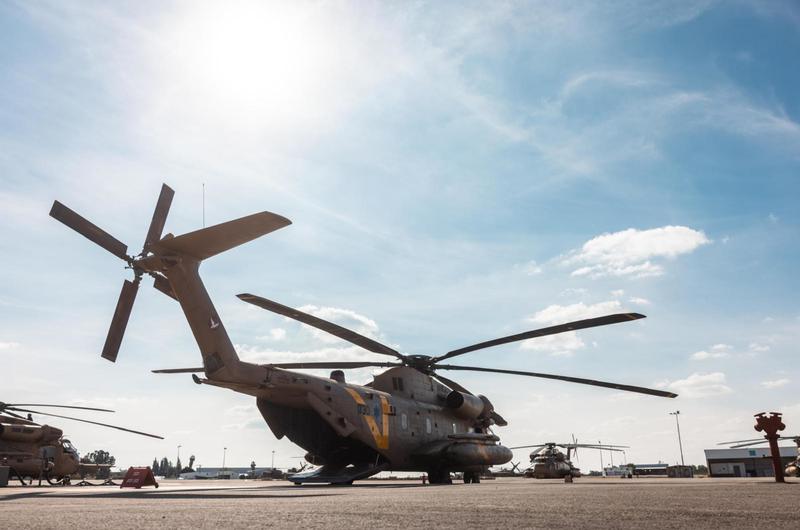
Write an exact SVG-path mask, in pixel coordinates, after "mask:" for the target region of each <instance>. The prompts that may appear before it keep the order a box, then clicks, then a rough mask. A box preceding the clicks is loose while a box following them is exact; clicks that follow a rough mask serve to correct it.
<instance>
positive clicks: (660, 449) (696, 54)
mask: <svg viewBox="0 0 800 530" xmlns="http://www.w3.org/2000/svg"><path fill="white" fill-rule="evenodd" d="M797 57H800V7H798V5H797V4H796V3H794V2H791V1H785V2H782V1H769V0H764V1H755V0H753V1H748V0H738V1H737V0H731V1H726V2H715V1H710V0H709V1H696V2H676V1H663V2H662V1H653V2H629V1H617V2H581V1H575V2H560V1H553V2H549V1H541V2H537V1H530V2H368V1H367V2H274V3H270V2H248V1H238V2H225V3H222V2H207V3H203V2H175V3H168V2H147V1H145V2H127V3H126V2H112V3H108V2H90V1H85V2H71V3H64V2H48V1H37V2H16V1H13V0H12V1H7V2H2V3H0V203H1V204H2V209H0V254H1V255H2V260H0V275H1V276H2V278H3V280H2V282H0V360H1V363H0V366H2V367H3V370H2V372H1V373H2V393H1V394H2V395H0V400H2V401H5V402H16V403H21V402H24V403H30V402H35V403H41V402H45V403H66V404H88V405H94V406H108V407H110V408H113V409H115V410H116V413H115V414H114V415H113V416H112V415H102V414H100V413H98V414H97V415H93V416H91V419H94V420H97V421H108V422H110V423H116V424H119V425H125V426H128V427H131V428H135V429H140V430H144V431H148V432H155V433H158V434H161V435H163V436H164V437H165V438H166V439H165V440H163V441H157V440H151V439H145V438H140V437H136V436H133V435H128V434H125V433H120V432H118V431H113V430H106V429H101V428H98V427H94V426H91V425H86V424H80V423H76V422H66V421H60V420H55V421H53V422H52V424H53V425H57V426H59V427H61V428H63V429H64V431H65V433H66V436H67V437H69V438H70V439H71V440H72V442H73V443H74V444H75V445H76V446H77V448H78V449H79V451H81V452H83V453H85V452H89V451H92V450H94V449H99V448H103V449H106V450H109V451H110V452H111V453H112V454H113V455H115V456H116V457H117V461H118V463H119V464H120V465H121V466H123V467H126V466H129V465H142V464H145V465H146V464H149V463H150V462H151V461H152V459H153V458H154V457H158V458H159V459H160V458H161V457H162V456H167V457H169V458H170V459H174V458H175V457H176V456H177V451H178V446H181V449H180V451H181V453H180V454H181V457H182V460H183V461H184V462H186V460H187V458H188V455H190V454H194V455H195V456H196V462H197V463H198V464H200V465H205V466H209V467H211V466H220V465H221V464H222V456H223V452H225V450H224V449H223V448H227V450H226V451H227V461H226V462H227V464H228V465H237V466H247V465H249V463H250V462H251V461H255V462H256V463H257V464H258V465H259V466H263V465H269V464H270V463H271V459H272V458H273V455H274V459H275V465H276V466H283V467H289V466H293V465H296V464H297V463H298V462H299V458H298V457H301V456H302V455H303V454H304V451H302V450H301V449H299V448H298V447H296V446H294V445H293V444H292V443H291V442H289V441H288V440H286V439H283V440H280V441H279V440H276V439H275V437H274V436H273V435H272V433H271V432H270V431H269V429H268V428H267V426H266V424H265V423H264V421H263V420H262V419H261V417H260V415H259V413H258V411H257V410H256V407H255V403H254V401H253V399H252V398H249V397H247V396H244V395H240V394H236V393H233V392H231V391H227V390H224V389H218V388H211V387H202V386H196V385H194V384H193V383H192V381H191V379H190V377H189V376H188V375H186V374H183V375H154V374H151V373H150V370H151V369H156V368H175V367H185V366H196V365H197V364H198V363H199V361H200V357H199V354H198V350H197V347H196V344H195V343H194V341H193V339H192V336H191V333H190V330H189V327H188V325H187V324H186V321H185V320H184V318H183V316H182V313H181V312H180V310H179V308H178V307H177V305H176V304H175V302H174V301H172V300H171V299H169V298H167V297H165V296H163V295H162V294H161V293H160V292H158V291H156V290H154V289H150V288H149V287H148V286H147V282H145V283H144V284H143V288H142V289H140V292H139V296H138V299H137V301H136V306H135V307H134V310H133V314H132V317H131V321H130V323H129V326H128V330H127V333H126V336H125V338H124V341H123V344H122V349H121V352H120V355H119V359H118V361H117V362H116V363H115V364H111V363H109V362H107V361H105V360H104V359H101V358H100V356H99V353H100V351H101V349H102V345H103V342H104V340H105V334H106V331H107V329H108V324H109V322H110V319H111V316H112V314H113V311H114V307H115V305H116V300H117V297H118V294H119V289H120V287H121V283H122V281H123V279H126V278H130V277H131V276H132V275H131V273H130V271H127V270H125V269H124V266H123V265H124V264H123V263H122V262H121V261H119V260H118V259H117V258H115V257H114V256H112V255H110V254H108V253H107V252H105V251H104V250H103V249H101V248H99V247H97V246H95V245H93V244H91V243H90V242H88V241H86V240H85V239H83V238H82V237H81V236H79V235H77V234H76V233H74V232H72V231H71V230H69V229H68V228H66V227H64V226H63V225H61V224H60V223H58V222H56V221H55V220H53V219H51V218H50V217H48V212H49V209H50V206H51V204H52V201H53V200H54V199H58V200H60V201H61V202H63V203H64V204H66V205H68V206H69V207H71V208H72V209H74V210H76V211H78V212H79V213H81V214H82V215H83V216H85V217H86V218H88V219H90V220H92V221H93V222H95V223H96V224H98V225H99V226H101V227H102V228H103V229H105V230H107V231H108V232H110V233H111V234H113V235H114V236H115V237H117V238H118V239H120V240H121V241H123V242H125V243H126V244H127V245H128V246H129V247H130V251H131V252H133V253H137V252H138V251H139V248H140V247H139V245H141V243H142V241H143V240H144V237H145V234H146V232H147V227H148V225H149V222H150V218H151V216H152V209H153V207H154V205H155V201H156V198H157V196H158V192H159V188H160V186H161V183H162V182H166V183H167V184H169V185H170V186H171V187H172V188H173V189H174V190H175V192H176V194H175V199H174V201H173V203H172V209H171V211H170V214H169V218H168V220H167V225H166V230H165V231H168V232H171V233H173V234H181V233H185V232H188V231H191V230H195V229H198V228H200V227H202V226H203V223H204V221H205V224H206V225H211V224H216V223H219V222H224V221H227V220H230V219H234V218H238V217H241V216H244V215H247V214H250V213H254V212H258V211H264V210H267V211H272V212H275V213H278V214H281V215H284V216H286V217H288V218H289V219H291V220H292V221H293V224H292V225H291V226H289V227H287V228H285V229H282V230H280V231H278V232H275V233H273V234H270V235H268V236H265V237H263V238H261V239H258V240H256V241H254V242H251V243H248V244H247V245H244V246H241V247H238V248H236V249H234V250H231V251H229V252H226V253H224V254H221V255H219V256H216V257H214V258H212V259H210V260H208V261H207V262H204V263H203V266H202V268H201V273H202V275H203V278H204V280H205V282H206V286H207V288H208V290H209V292H210V293H211V295H212V298H213V299H214V301H215V303H216V305H217V308H218V310H219V313H220V317H221V318H222V319H223V321H224V322H225V325H226V327H227V329H228V331H229V334H230V335H231V338H232V340H233V342H234V343H235V344H236V347H237V350H238V351H239V353H240V356H241V357H242V358H243V359H244V360H249V361H253V362H280V361H287V360H298V359H302V360H308V361H324V360H361V359H371V360H385V359H384V358H380V357H379V356H377V355H375V354H371V353H369V352H366V351H364V350H360V349H359V348H357V347H354V346H350V345H348V344H347V343H343V342H341V341H339V340H336V339H333V338H330V337H326V336H324V335H322V334H321V333H320V332H315V331H314V330H311V329H309V328H306V327H303V326H302V325H300V324H299V323H296V322H292V321H288V320H286V319H284V318H282V317H279V316H277V315H273V314H270V313H268V312H266V311H263V310H261V309H259V308H256V307H253V306H249V305H248V304H245V303H243V302H241V301H239V300H238V299H237V298H236V297H235V295H236V294H237V293H241V292H250V293H254V294H257V295H260V296H264V297H267V298H270V299H273V300H276V301H279V302H281V303H283V304H286V305H289V306H293V307H298V308H302V309H304V310H305V311H308V312H311V313H313V314H316V315H318V316H320V317H322V318H327V319H331V320H333V321H335V322H337V323H339V324H341V325H344V326H346V327H350V328H352V329H354V330H356V331H358V332H360V333H363V334H367V335H369V336H371V337H373V338H376V339H378V340H380V341H382V342H384V343H386V344H388V345H390V346H392V347H395V348H397V349H399V350H400V351H402V352H404V353H409V354H428V355H436V354H441V353H444V352H446V351H449V350H452V349H455V348H458V347H462V346H466V345H469V344H473V343H476V342H481V341H483V340H488V339H492V338H495V337H499V336H504V335H509V334H512V333H518V332H521V331H525V330H529V329H534V328H537V327H543V326H547V325H551V324H555V323H561V322H566V321H570V320H575V319H581V318H587V317H590V316H597V315H601V314H609V313H617V312H622V311H636V312H641V313H643V314H645V315H647V318H646V319H643V320H639V321H636V322H630V323H624V324H616V325H613V326H607V327H602V328H596V329H592V330H585V331H581V332H577V333H567V334H563V335H559V336H553V337H550V338H544V339H538V340H532V341H526V342H522V343H517V344H509V345H505V346H501V347H497V348H492V349H487V350H482V351H477V352H473V353H470V354H467V355H464V356H463V357H461V358H460V359H459V362H460V363H462V364H468V365H473V366H488V367H495V368H507V369H517V370H529V371H537V372H545V373H556V374H565V375H571V376H577V377H586V378H593V379H601V380H607V381H614V382H619V383H627V384H634V385H641V386H650V387H654V388H663V389H667V390H670V391H673V392H676V393H678V394H679V395H680V396H679V397H678V398H677V399H674V400H669V399H663V398H656V397H650V396H640V395H636V394H627V393H621V392H616V391H612V390H608V389H603V388H597V387H588V386H583V385H576V384H569V383H563V382H555V381H548V380H539V379H532V378H523V377H514V376H504V375H499V374H479V373H463V374H462V373H460V372H458V373H455V372H449V373H446V374H443V375H446V376H450V377H452V378H453V379H456V380H457V381H458V382H460V383H461V384H463V385H464V386H466V387H467V388H469V389H470V390H471V391H472V392H475V393H481V394H485V395H487V396H489V398H490V399H491V400H492V402H493V403H494V405H495V408H496V410H497V411H498V412H500V414H502V415H503V416H504V417H505V418H506V419H507V420H509V425H508V426H507V427H503V428H497V429H496V430H495V432H496V433H497V434H499V435H500V437H501V439H502V441H503V443H504V444H505V445H508V446H516V445H523V444H532V443H537V442H547V441H555V442H560V441H567V440H569V439H570V438H571V436H572V435H573V434H574V435H575V436H576V437H577V439H578V440H579V441H581V442H582V441H586V442H597V441H598V440H600V441H603V442H604V443H614V444H621V445H628V446H630V449H628V450H627V451H626V454H625V455H624V458H625V459H627V460H629V461H632V462H636V463H652V462H657V461H663V462H669V463H675V462H678V461H679V460H680V454H679V448H678V443H677V434H676V425H675V417H674V416H670V415H669V413H670V412H674V411H676V410H680V422H681V423H680V428H681V433H682V437H683V449H684V453H685V459H686V462H687V463H694V464H701V463H704V456H703V449H706V448H712V447H714V446H715V444H717V443H718V442H723V441H726V440H731V439H733V440H736V439H741V438H753V437H755V436H757V435H758V434H757V433H756V432H755V431H754V430H753V427H752V425H753V423H754V422H753V414H755V413H757V412H761V411H782V412H783V413H784V414H785V423H786V425H787V431H786V432H787V433H789V432H790V431H792V432H794V433H797V432H800V399H799V398H798V397H797V393H796V392H794V391H793V389H795V388H796V385H797V375H796V373H795V371H794V370H793V367H794V366H796V359H797V357H796V356H797V344H798V343H800V302H798V299H799V298H800V297H798V294H800V289H799V288H798V287H800V284H799V282H798V276H797V270H798V268H799V266H800V249H799V247H798V235H800V234H799V230H798V228H800V214H798V211H800V209H798V198H800V96H798V92H797V87H798V86H800V68H798V60H797ZM204 217H205V219H204ZM320 373H321V374H322V375H326V374H325V373H324V372H320ZM372 373H376V372H372V371H371V370H370V369H364V370H356V371H353V372H352V373H349V374H348V378H349V380H351V381H357V382H362V383H364V382H367V381H369V380H370V379H371V374H372ZM76 415H77V414H76ZM84 417H86V416H84ZM37 419H41V420H43V421H44V420H45V419H46V418H44V417H41V416H39V417H38V418H37ZM273 451H274V453H273ZM589 453H590V451H586V452H585V453H581V454H580V461H579V462H578V464H579V465H580V467H581V468H583V469H584V470H589V469H599V466H600V455H599V454H597V453H594V454H589ZM614 459H615V462H619V460H618V459H619V455H615V457H614ZM519 460H522V461H526V460H527V453H526V451H517V452H516V453H515V460H514V461H515V462H516V461H519ZM608 460H609V455H608V454H606V455H604V461H605V462H606V463H607V462H608Z"/></svg>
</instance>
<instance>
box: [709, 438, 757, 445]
mask: <svg viewBox="0 0 800 530" xmlns="http://www.w3.org/2000/svg"><path fill="white" fill-rule="evenodd" d="M758 441H761V442H766V441H767V440H766V438H750V439H749V440H733V441H731V442H720V443H718V444H717V445H731V444H740V443H744V442H758Z"/></svg>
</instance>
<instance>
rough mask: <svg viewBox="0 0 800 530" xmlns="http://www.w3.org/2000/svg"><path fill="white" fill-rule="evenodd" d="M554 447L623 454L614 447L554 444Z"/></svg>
mask: <svg viewBox="0 0 800 530" xmlns="http://www.w3.org/2000/svg"><path fill="white" fill-rule="evenodd" d="M556 445H558V446H559V447H563V448H564V449H577V448H581V449H599V450H601V451H617V452H619V453H624V452H625V450H624V449H617V448H616V447H609V446H605V445H573V444H556ZM620 447H625V448H626V449H627V448H628V446H620Z"/></svg>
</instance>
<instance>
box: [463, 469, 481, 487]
mask: <svg viewBox="0 0 800 530" xmlns="http://www.w3.org/2000/svg"><path fill="white" fill-rule="evenodd" d="M480 483H481V474H480V473H478V472H477V471H465V472H464V484H480Z"/></svg>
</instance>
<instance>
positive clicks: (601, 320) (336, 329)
mask: <svg viewBox="0 0 800 530" xmlns="http://www.w3.org/2000/svg"><path fill="white" fill-rule="evenodd" d="M237 296H238V297H239V298H240V299H241V300H243V301H245V302H248V303H250V304H253V305H256V306H258V307H261V308H262V309H266V310H268V311H272V312H273V313H277V314H279V315H283V316H285V317H288V318H292V319H294V320H297V321H298V322H302V323H304V324H307V325H309V326H312V327H315V328H317V329H320V330H322V331H326V332H328V333H330V334H332V335H334V336H336V337H339V338H340V339H343V340H346V341H348V342H350V343H351V344H355V345H357V346H360V347H362V348H364V349H366V350H369V351H371V352H375V353H381V354H384V355H392V356H394V357H397V358H398V359H400V361H401V362H402V364H403V365H406V366H410V367H412V368H416V369H417V370H419V371H421V372H424V373H427V374H429V375H431V376H432V377H435V378H438V379H439V380H441V381H442V382H443V383H445V384H446V385H447V386H449V387H450V388H452V389H453V390H458V391H459V392H464V393H466V394H471V392H469V391H468V390H466V389H465V388H464V387H462V386H461V385H458V384H457V383H455V382H454V381H450V380H449V379H447V378H444V377H442V376H440V375H438V374H436V373H435V372H436V370H462V371H473V372H492V373H501V374H510V375H522V376H528V377H540V378H545V379H555V380H559V381H568V382H571V383H580V384H584V385H592V386H600V387H605V388H613V389H616V390H623V391H626V392H637V393H640V394H647V395H651V396H659V397H667V398H674V397H677V394H675V393H673V392H667V391H664V390H655V389H650V388H645V387H640V386H633V385H625V384H620V383H610V382H606V381H597V380H594V379H584V378H579V377H569V376H563V375H553V374H542V373H536V372H524V371H519V370H504V369H498V368H482V367H475V366H460V365H449V364H438V361H440V360H442V359H448V358H450V357H454V356H456V355H462V354H464V353H468V352H471V351H475V350H479V349H483V348H489V347H492V346H498V345H501V344H507V343H510V342H516V341H520V340H528V339H531V338H536V337H543V336H546V335H553V334H557V333H564V332H567V331H575V330H578V329H586V328H591V327H596V326H605V325H608V324H616V323H620V322H628V321H631V320H638V319H640V318H645V316H644V315H642V314H639V313H618V314H614V315H606V316H602V317H597V318H589V319H584V320H577V321H575V322H568V323H566V324H560V325H557V326H550V327H547V328H541V329H536V330H532V331H526V332H524V333H518V334H516V335H510V336H507V337H502V338H499V339H494V340H490V341H485V342H481V343H478V344H474V345H472V346H467V347H465V348H460V349H458V350H453V351H450V352H448V353H446V354H444V355H441V356H438V357H428V356H424V355H404V354H402V353H400V352H398V351H397V350H394V349H393V348H389V347H388V346H385V345H383V344H381V343H379V342H377V341H375V340H373V339H370V338H368V337H365V336H363V335H361V334H359V333H356V332H354V331H351V330H349V329H346V328H344V327H342V326H340V325H338V324H334V323H332V322H328V321H327V320H323V319H321V318H319V317H315V316H313V315H310V314H308V313H304V312H303V311H300V310H298V309H293V308H291V307H288V306H285V305H283V304H279V303H277V302H274V301H272V300H267V299H266V298H262V297H260V296H256V295H252V294H247V293H244V294H239V295H237ZM275 366H280V365H275ZM363 366H382V365H381V364H380V363H376V364H374V365H368V364H363ZM390 366H395V365H390ZM296 367H297V366H296ZM317 367H319V368H322V367H323V366H322V365H318V366H317ZM357 367H359V368H360V367H362V364H359V366H357ZM162 373H165V372H162ZM503 421H505V420H503Z"/></svg>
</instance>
